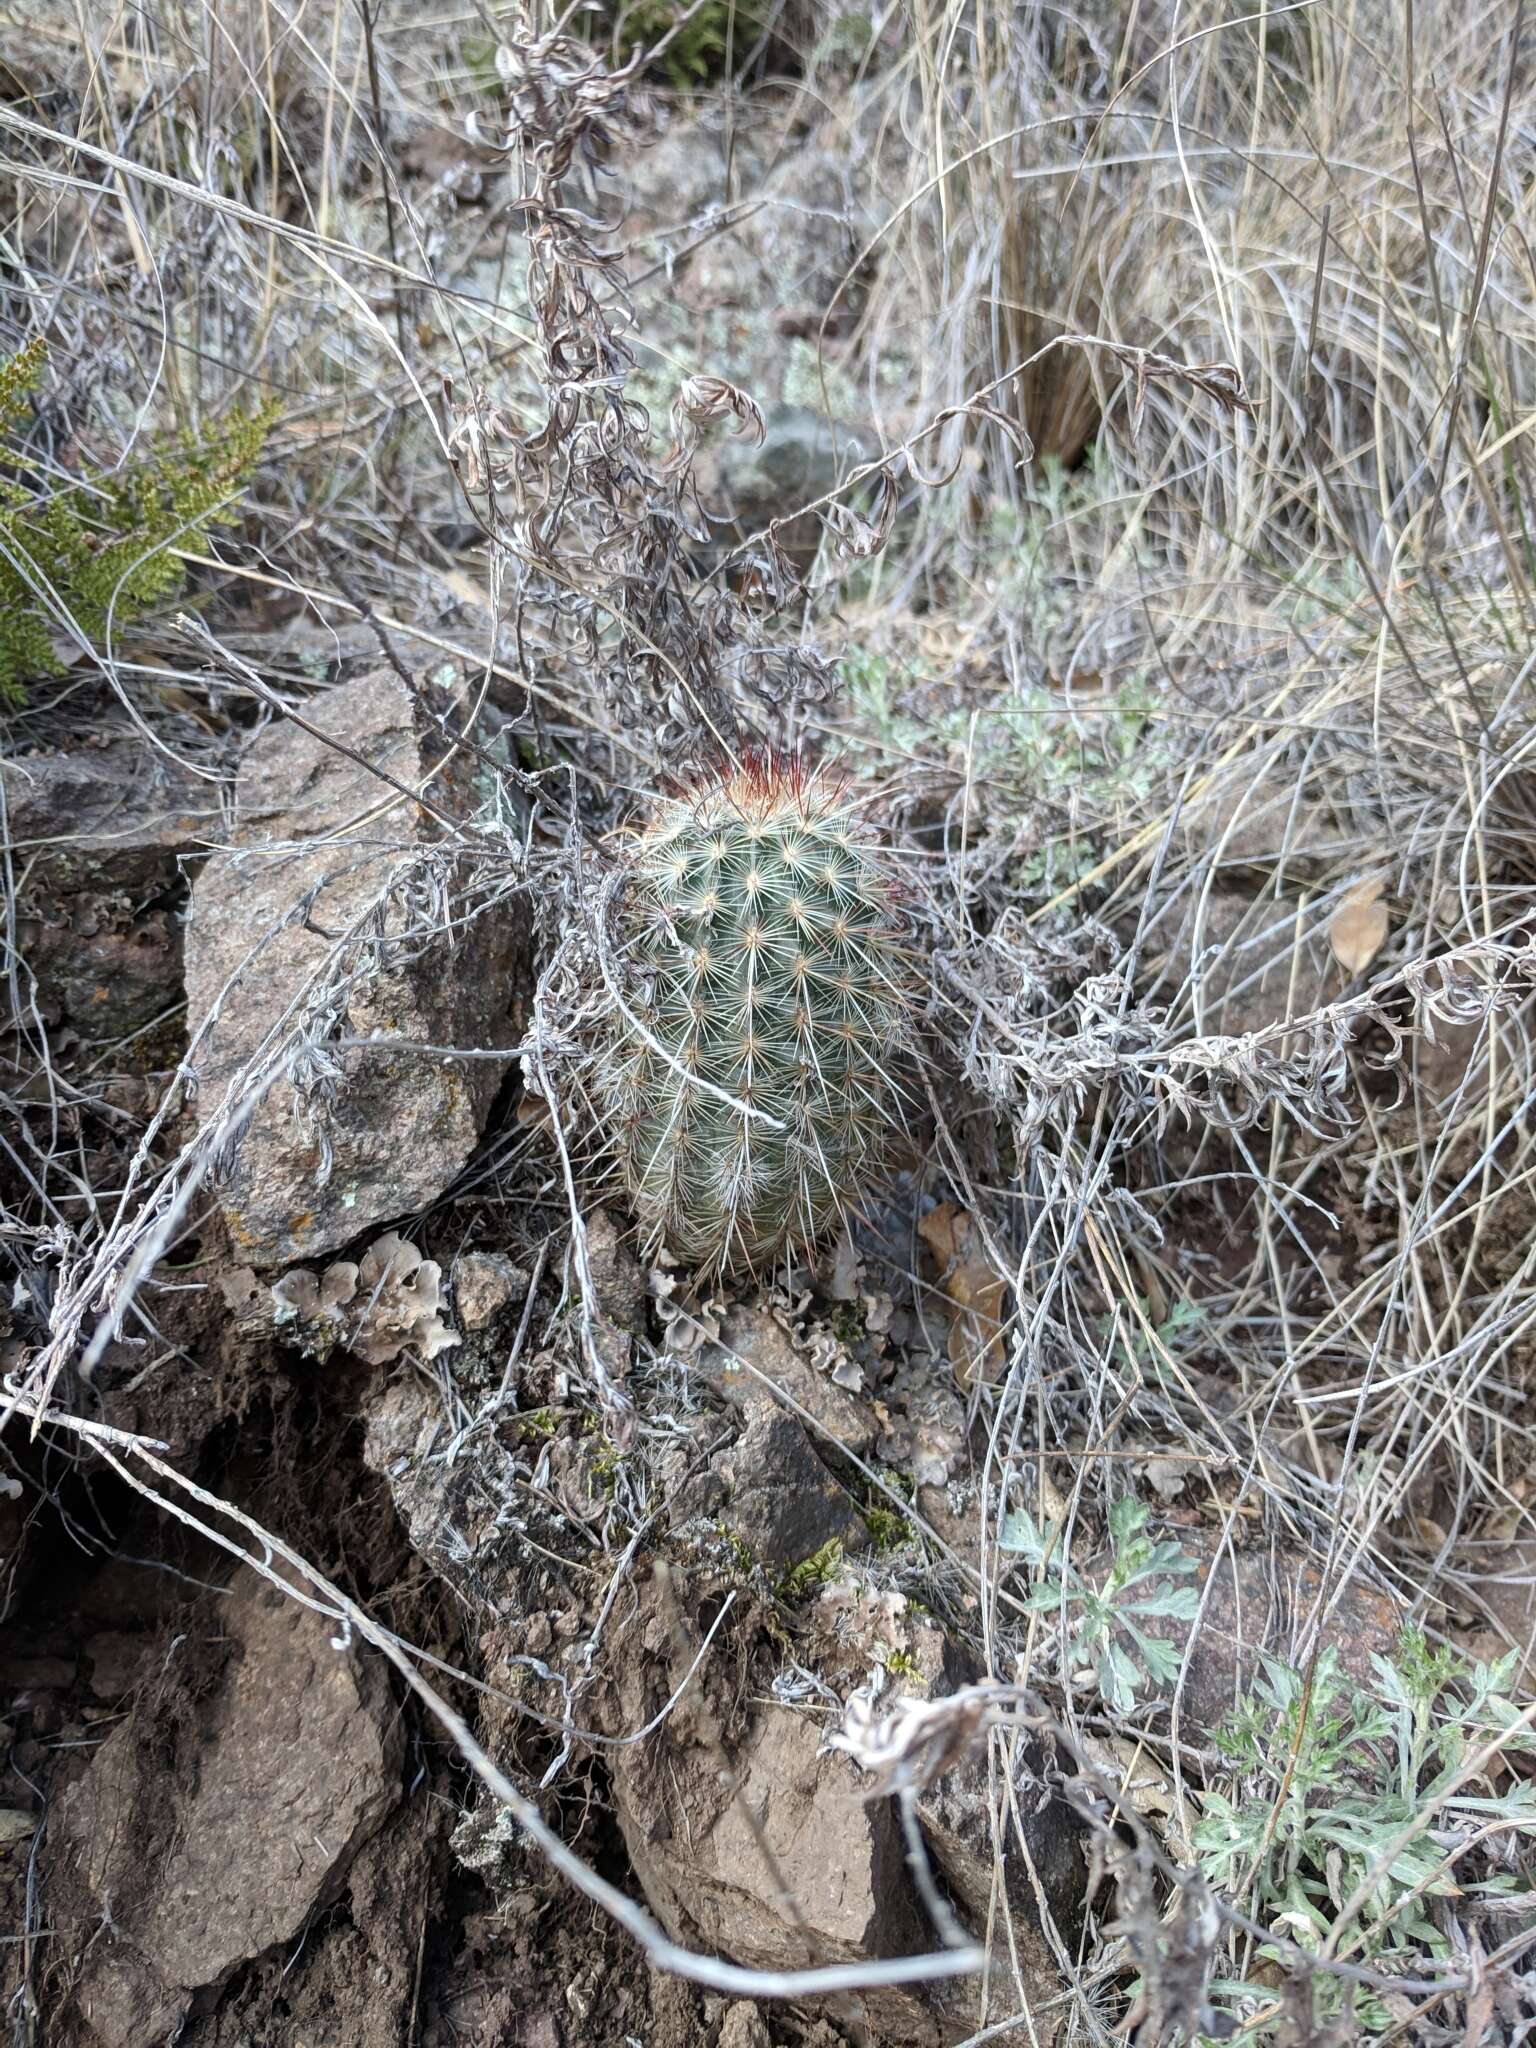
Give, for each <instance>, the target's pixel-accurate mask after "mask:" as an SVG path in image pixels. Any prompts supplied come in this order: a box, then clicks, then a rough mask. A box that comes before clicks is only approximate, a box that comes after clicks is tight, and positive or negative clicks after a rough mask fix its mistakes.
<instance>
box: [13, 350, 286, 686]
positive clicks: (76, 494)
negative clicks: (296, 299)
mask: <svg viewBox="0 0 1536 2048" xmlns="http://www.w3.org/2000/svg"><path fill="white" fill-rule="evenodd" d="M47 362H48V352H47V347H46V344H45V343H44V342H43V341H42V340H41V339H35V340H33V341H30V342H28V344H27V345H26V347H25V348H23V349H22V350H21V351H20V352H19V353H18V354H16V355H14V356H12V357H10V358H9V360H8V361H5V362H3V363H0V703H10V704H17V703H20V702H22V701H23V699H24V697H25V692H26V686H27V685H28V684H29V683H33V682H38V681H40V680H41V679H42V678H44V677H46V676H49V675H52V674H54V673H56V672H57V670H58V669H59V667H60V659H59V653H58V649H57V647H56V645H55V638H56V635H57V634H58V633H59V630H60V627H61V625H62V624H63V622H64V621H66V620H67V621H68V623H69V625H70V627H71V628H72V630H73V632H74V633H76V634H78V635H79V636H80V638H81V639H83V640H85V641H87V642H89V643H90V644H92V645H95V644H97V643H99V642H101V641H102V640H104V639H105V638H106V637H107V635H108V633H109V631H110V630H112V629H114V628H116V627H118V626H121V625H123V624H126V623H128V622H130V621H132V620H134V619H137V618H140V617H142V616H143V614H144V613H145V612H147V611H149V610H151V609H152V608H153V607H154V606H156V605H159V604H163V603H165V602H166V600H167V599H169V598H172V597H174V596H175V594H176V592H177V591H178V590H179V589H180V587H181V582H182V575H183V570H182V565H181V563H180V561H179V560H178V559H177V557H176V555H175V554H174V553H173V552H172V550H173V549H174V548H176V547H178V546H191V545H195V544H196V543H197V542H198V541H200V540H201V539H202V538H203V537H204V535H205V534H206V532H207V530H208V528H209V526H210V525H211V524H212V523H213V521H214V520H216V519H217V518H218V516H219V514H220V512H221V511H222V510H223V509H224V508H225V507H226V506H227V505H228V503H229V501H230V500H231V499H232V498H233V497H234V495H235V493H236V492H237V491H238V490H239V489H240V486H241V485H242V483H243V482H244V481H245V479H246V477H247V476H248V475H249V474H250V471H251V468H252V466H253V465H254V463H255V461H256V459H257V457H258V456H259V454H260V453H261V448H262V444H263V442H264V441H265V439H266V435H267V431H268V428H269V427H270V425H271V423H272V419H273V412H272V411H271V410H270V409H268V410H263V411H260V412H257V413H254V414H243V415H239V416H237V417H234V418H232V419H230V420H228V421H227V422H226V423H225V424H224V425H222V426H220V427H218V428H216V429H214V430H212V431H211V432H208V433H206V434H203V435H201V436H198V435H188V436H183V437H182V439H181V440H180V441H179V442H178V443H176V444H174V445H173V446H171V447H168V448H164V449H162V450H160V451H159V452H158V453H157V455H156V456H154V457H153V458H151V459H150V460H147V461H144V462H139V463H135V464H132V465H130V466H127V467H125V468H122V469H119V470H115V471H113V472H112V473H110V474H102V475H98V476H93V477H86V478H83V479H81V480H80V481H79V482H76V483H67V484H63V485H58V484H56V483H54V482H53V481H52V480H50V481H48V483H47V484H46V485H45V484H42V483H40V482H39V480H38V479H37V478H36V477H35V476H34V475H32V474H30V473H29V472H28V470H27V468H26V466H25V462H24V459H23V458H22V457H21V455H20V454H19V453H18V452H17V451H15V448H14V442H15V436H16V430H17V428H18V426H19V425H20V423H21V420H22V417H23V414H24V412H25V410H26V405H27V401H28V399H29V397H30V396H31V394H32V392H33V391H35V390H36V388H37V386H38V385H39V383H40V382H41V381H42V377H43V373H44V371H45V369H46V368H47Z"/></svg>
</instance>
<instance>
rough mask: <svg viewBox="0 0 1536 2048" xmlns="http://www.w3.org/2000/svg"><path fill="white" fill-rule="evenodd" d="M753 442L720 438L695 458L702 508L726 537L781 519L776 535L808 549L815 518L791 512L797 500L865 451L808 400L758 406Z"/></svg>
mask: <svg viewBox="0 0 1536 2048" xmlns="http://www.w3.org/2000/svg"><path fill="white" fill-rule="evenodd" d="M763 423H764V427H765V429H766V432H765V434H764V437H763V441H762V444H761V446H755V445H754V444H753V442H752V441H751V439H750V438H749V437H748V436H745V435H735V436H731V437H729V438H727V439H722V440H721V441H720V442H719V444H718V445H717V446H716V448H715V449H714V450H713V453H712V455H711V456H710V457H709V458H707V459H705V460H701V462H700V464H699V483H700V489H701V493H702V496H703V501H704V504H705V506H706V508H707V509H708V510H709V512H710V513H711V514H712V515H714V516H715V517H716V518H719V519H722V520H724V521H726V522H727V525H726V529H725V531H726V536H727V538H729V539H732V540H735V539H738V538H739V539H745V538H747V537H748V536H750V535H752V534H755V533H759V532H761V531H762V530H763V529H764V528H765V527H767V526H768V525H769V524H770V522H771V521H773V520H775V519H783V520H786V521H788V522H789V524H788V527H787V529H786V530H785V531H784V532H781V534H780V536H779V538H780V540H781V541H782V542H783V543H784V544H785V546H786V547H788V548H789V549H790V551H791V552H792V553H793V552H800V553H807V552H809V553H814V551H815V548H816V544H817V539H818V536H819V533H820V523H819V521H818V520H817V519H816V518H815V516H814V515H811V516H807V517H804V518H797V517H795V516H794V515H796V514H798V513H799V512H800V511H801V508H802V507H803V506H806V505H809V504H811V503H813V502H814V501H815V500H816V499H818V498H820V497H823V496H824V495H825V494H826V492H828V491H830V490H831V489H832V488H833V486H834V485H835V484H838V483H840V482H841V481H842V480H843V478H844V477H845V476H847V474H848V472H849V471H850V470H851V469H853V468H854V467H856V465H857V464H858V463H860V462H862V461H863V460H864V459H865V450H864V447H863V445H862V443H860V442H859V441H858V440H857V439H856V438H855V436H854V435H853V434H851V433H850V432H849V431H848V429H847V428H846V427H842V426H839V425H838V424H837V423H836V422H835V421H832V420H829V419H827V418H825V417H824V416H823V415H822V414H821V413H819V412H813V411H812V410H811V408H810V407H809V406H805V405H789V404H778V405H770V406H767V407H765V409H764V413H763Z"/></svg>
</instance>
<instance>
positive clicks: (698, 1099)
mask: <svg viewBox="0 0 1536 2048" xmlns="http://www.w3.org/2000/svg"><path fill="white" fill-rule="evenodd" d="M628 881H629V888H628V892H627V895H626V897H625V899H624V908H623V912H622V923H621V928H622V933H623V938H624V941H625V954H626V966H627V967H628V968H629V969H630V970H631V971H630V972H629V973H628V974H627V975H626V977H625V979H626V980H627V982H628V985H629V992H628V994H627V995H626V996H624V997H623V998H622V999H617V998H616V1001H615V1010H616V1014H615V1016H614V1018H613V1031H612V1034H611V1039H610V1042H609V1045H608V1048H607V1050H606V1053H605V1059H604V1071H603V1074H602V1076H601V1093H602V1095H603V1096H604V1099H605V1101H606V1105H607V1108H608V1111H609V1114H610V1116H611V1118H612V1122H613V1129H614V1136H615V1140H616V1144H617V1148H618V1152H619V1157H620V1160H621V1163H622V1166H623V1170H624V1175H625V1179H626V1181H627V1182H628V1186H629V1191H630V1195H631V1198H632V1200H633V1203H634V1207H635V1211H636V1214H637V1216H638V1219H639V1222H640V1226H641V1231H642V1235H643V1237H644V1239H645V1241H646V1244H647V1248H648V1249H649V1250H651V1251H654V1250H655V1249H656V1248H657V1247H658V1246H659V1245H660V1244H661V1243H662V1242H663V1241H665V1243H666V1244H667V1246H668V1247H669V1248H670V1249H671V1251H672V1252H674V1253H675V1254H676V1255H677V1256H678V1257H679V1258H680V1259H682V1260H684V1261H686V1262H687V1263H688V1264H690V1265H693V1266H696V1267H700V1268H703V1269H704V1270H705V1271H707V1272H711V1273H721V1272H725V1271H727V1270H740V1269H742V1268H749V1269H750V1268H761V1267H763V1266H765V1265H767V1264H770V1263H771V1262H772V1261H773V1260H774V1259H775V1258H777V1257H778V1255H779V1254H780V1253H781V1252H784V1251H786V1250H797V1249H804V1248H807V1247H809V1246H810V1245H811V1244H812V1243H813V1242H814V1240H815V1239H816V1238H817V1237H819V1236H820V1235H821V1234H822V1232H823V1231H824V1230H825V1228H826V1227H827V1226H828V1225H829V1224H830V1223H831V1222H832V1221H833V1220H834V1219H836V1218H837V1217H839V1216H841V1215H842V1214H843V1212H844V1211H845V1210H847V1209H848V1208H849V1207H850V1206H851V1205H852V1204H853V1203H854V1202H856V1201H857V1199H858V1197H859V1196H860V1194H861V1193H862V1192H863V1190H864V1189H865V1188H866V1187H867V1186H868V1184H869V1181H870V1179H871V1178H872V1176H873V1175H874V1174H875V1173H876V1172H877V1171H878V1169H879V1167H880V1164H881V1161H882V1155H883V1153H884V1151H885V1148H886V1145H887V1142H888V1140H889V1137H890V1134H891V1130H892V1127H893V1124H894V1122H895V1120H896V1118H897V1115H898V1110H899V1102H900V1094H901V1090H900V1084H899V1080H898V1078H897V1076H898V1071H899V1068H900V1066H901V1063H902V1054H903V1051H904V1050H905V1047H906V1044H907V1041H908V1040H909V1037H910V1033H911V1000H910V994H909V991H908V987H907V983H906V973H905V957H904V954H903V950H902V925H901V921H900V918H899V916H898V913H897V909H896V905H895V899H894V891H893V886H892V877H891V873H890V869H889V865H888V861H887V857H886V856H885V855H884V854H883V853H882V851H881V849H880V847H879V846H878V844H877V843H876V841H875V839H874V837H873V835H872V833H870V832H869V831H868V830H867V828H865V826H864V825H863V824H862V822H861V820H860V817H859V814H858V811H857V808H856V806H855V805H854V804H853V803H852V802H851V801H850V799H849V798H848V797H847V795H846V794H845V793H844V792H843V790H842V789H841V787H840V786H839V784H838V783H837V782H836V780H834V779H833V778H831V777H829V776H827V775H825V774H823V773H820V772H816V771H808V770H802V769H801V768H799V767H798V766H796V765H794V764H790V765H783V764H780V763H777V762H752V763H749V764H747V765H746V766H744V767H740V768H735V769H732V770H731V771H730V772H729V773H728V774H726V775H724V776H723V777H721V778H720V779H719V780H718V781H716V782H714V783H713V784H711V785H710V786H708V787H707V788H704V789H702V790H700V791H698V792H696V793H694V794H692V795H690V796H688V797H685V798H682V799H677V800H671V801H667V802H664V803H662V804H660V805H659V806H658V807H657V809H656V811H655V812H654V814H653V816H652V817H651V819H650V821H649V823H648V824H647V826H646V827H645V829H644V830H643V831H642V832H641V833H640V834H639V835H638V837H637V839H636V841H635V842H634V845H633V847H632V850H631V855H630V870H629V875H628Z"/></svg>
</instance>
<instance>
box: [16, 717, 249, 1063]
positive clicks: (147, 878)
mask: <svg viewBox="0 0 1536 2048" xmlns="http://www.w3.org/2000/svg"><path fill="white" fill-rule="evenodd" d="M0 785H3V787H0V797H3V825H4V832H5V837H6V840H7V843H8V844H9V847H10V850H11V861H12V865H13V871H14V873H15V876H16V879H17V900H16V913H17V918H16V943H17V950H18V952H19V954H20V956H21V957H20V962H19V972H18V977H17V980H16V982H15V984H14V987H15V989H16V991H17V993H19V995H20V998H21V1002H20V1014H18V1015H9V1014H7V1015H6V1017H5V1023H4V1024H3V1025H0V1051H3V1052H4V1056H5V1057H6V1058H7V1059H9V1058H12V1057H19V1056H22V1055H18V1054H14V1053H12V1052H11V1051H10V1050H9V1049H8V1048H5V1046H4V1036H5V1035H7V1034H8V1033H9V1032H10V1031H19V1032H20V1033H21V1034H22V1035H23V1042H25V1039H26V1036H27V1034H28V1033H29V1029H30V1027H31V1026H32V1025H33V1024H34V1023H35V1022H37V1021H40V1022H41V1023H42V1024H43V1025H44V1026H45V1027H47V1028H48V1030H49V1031H50V1033H51V1034H55V1035H56V1034H57V1033H58V1032H59V1030H60V1029H61V1028H63V1029H67V1030H68V1031H70V1032H72V1033H73V1034H74V1035H75V1036H76V1037H77V1038H78V1039H80V1040H81V1041H83V1042H85V1043H86V1044H98V1043H104V1042H108V1041H111V1040H115V1039H120V1038H123V1037H126V1036H127V1035H128V1034H130V1033H132V1032H136V1031H141V1030H142V1029H143V1028H144V1026H145V1025H147V1024H150V1023H152V1022H153V1021H154V1020H155V1019H156V1018H157V1017H159V1016H161V1015H162V1014H164V1013H166V1012H167V1011H169V1010H171V1009H173V1008H174V1006H175V1005H176V1003H177V1002H178V1000H179V998H180V994H181V953H182V947H181V928H180V923H179V919H178V915H177V909H178V903H179V899H180V895H181V893H182V891H183V889H184V887H185V884H184V881H183V879H182V875H181V870H180V866H179V863H180V861H181V859H182V858H183V857H184V856H186V855H191V854H195V853H198V852H200V851H201V850H202V849H203V848H204V847H205V846H207V845H208V844H209V842H210V841H212V840H216V839H218V838H219V837H220V836H221V833H222V825H221V822H220V818H219V810H218V801H217V784H216V783H213V782H208V781H202V780H200V779H199V778H198V777H196V776H194V775H192V774H191V773H190V772H188V771H187V770H186V769H184V768H183V767H182V766H181V765H180V764H179V763H178V762H176V761H174V760H172V759H171V758H169V757H168V756H167V755H166V754H164V753H162V752H160V751H159V750H158V749H156V748H154V747H152V746H150V745H149V744H148V742H147V741H145V740H143V739H141V738H140V737H139V736H138V735H137V734H121V735H118V736H116V737H105V738H103V740H102V741H101V742H100V743H99V744H97V745H83V746H80V747H78V748H71V749H70V750H69V751H68V752H66V753H42V752H40V753H35V754H24V755H18V756H15V757H13V758H11V759H9V760H7V761H5V762H3V763H0ZM3 1010H4V1012H5V1013H9V1012H10V1010H11V1004H10V1002H9V1001H7V1002H6V1003H5V1004H4V1005H3ZM54 1051H55V1053H57V1046H55V1047H54Z"/></svg>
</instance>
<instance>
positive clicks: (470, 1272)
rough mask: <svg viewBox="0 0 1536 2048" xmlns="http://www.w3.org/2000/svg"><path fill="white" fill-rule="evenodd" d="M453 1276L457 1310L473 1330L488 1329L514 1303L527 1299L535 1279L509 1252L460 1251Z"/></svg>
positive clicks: (472, 1331) (463, 1322) (466, 1326)
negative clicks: (516, 1262)
mask: <svg viewBox="0 0 1536 2048" xmlns="http://www.w3.org/2000/svg"><path fill="white" fill-rule="evenodd" d="M449 1277H450V1279H451V1280H452V1283H453V1306H454V1310H455V1312H456V1314H457V1316H458V1319H459V1321H460V1322H461V1323H462V1324H463V1326H464V1328H465V1329H466V1330H468V1331H470V1332H471V1333H474V1332H478V1331H480V1330H484V1329H486V1328H487V1327H488V1326H489V1325H490V1324H491V1323H493V1322H494V1321H495V1320H496V1318H497V1316H499V1315H500V1314H501V1312H502V1310H503V1309H504V1308H509V1307H510V1306H511V1305H512V1303H513V1302H520V1301H523V1300H525V1299H526V1298H527V1294H528V1288H529V1285H530V1283H531V1279H532V1275H531V1274H529V1273H527V1272H526V1271H525V1270H524V1269H523V1267H521V1266H516V1265H514V1264H513V1263H512V1261H511V1260H510V1259H509V1258H508V1257H507V1255H506V1253H505V1252H460V1254H459V1256H458V1257H457V1258H456V1259H455V1260H454V1262H453V1268H452V1271H451V1273H450V1276H449Z"/></svg>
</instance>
